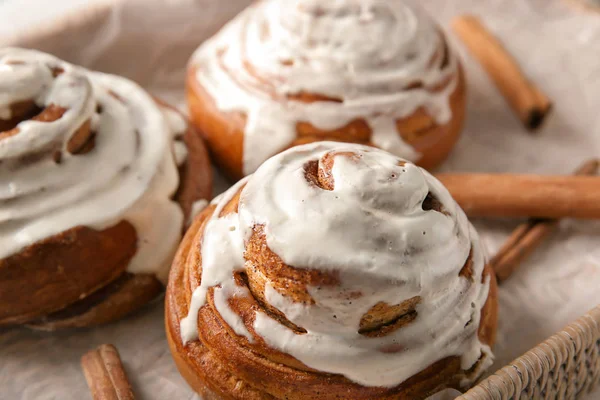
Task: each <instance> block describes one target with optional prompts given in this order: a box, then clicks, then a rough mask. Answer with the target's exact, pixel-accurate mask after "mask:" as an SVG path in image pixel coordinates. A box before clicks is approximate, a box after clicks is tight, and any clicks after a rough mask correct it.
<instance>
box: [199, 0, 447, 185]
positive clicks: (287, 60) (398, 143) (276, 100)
mask: <svg viewBox="0 0 600 400" xmlns="http://www.w3.org/2000/svg"><path fill="white" fill-rule="evenodd" d="M384 38H385V39H384ZM445 46H446V44H445V39H444V37H443V35H442V33H441V32H440V31H439V30H438V28H437V26H436V25H435V23H434V22H432V21H431V20H430V19H429V17H427V16H425V15H423V12H422V11H421V10H420V9H412V8H410V7H408V6H407V5H406V4H404V3H403V1H400V0H338V1H331V2H323V1H321V0H295V1H292V2H285V1H280V0H263V1H261V2H259V3H258V4H254V5H252V6H250V7H249V8H248V9H246V10H245V11H244V12H242V13H241V14H240V15H238V16H237V17H236V18H235V19H234V20H232V21H231V22H230V23H229V24H228V25H226V26H225V27H224V28H223V29H222V30H221V32H219V33H218V34H217V35H216V36H215V37H213V38H212V39H210V40H208V41H207V42H205V43H204V44H203V45H201V46H200V47H199V48H198V50H197V51H196V52H195V54H194V56H193V57H192V60H191V65H192V67H194V68H197V73H196V76H197V79H198V82H199V83H200V84H201V85H202V86H203V87H204V88H205V89H206V90H207V91H208V93H209V94H210V95H211V97H212V98H213V99H214V101H215V102H216V105H217V107H218V108H219V109H220V110H222V111H241V112H244V113H245V114H246V115H247V124H246V127H245V136H244V160H243V168H244V173H245V174H249V173H252V172H253V171H255V170H256V168H257V167H258V166H259V165H260V164H261V163H262V162H263V161H265V160H266V159H267V158H268V157H270V156H272V155H274V154H276V153H278V152H280V151H282V150H283V149H285V148H287V147H289V145H290V144H291V143H292V141H293V140H294V139H295V138H296V124H297V123H298V122H310V123H311V124H312V125H313V126H316V127H318V128H320V129H328V130H331V129H336V128H340V127H343V126H345V125H346V124H348V123H349V122H351V121H353V120H355V119H361V118H364V119H365V120H366V121H367V123H368V124H369V126H370V127H371V129H372V131H373V135H372V138H371V140H372V142H373V143H374V144H375V145H377V146H378V147H381V148H383V149H385V150H388V151H390V152H392V153H394V154H396V155H399V156H401V157H404V158H406V159H410V160H413V161H416V160H418V158H419V154H418V153H417V152H416V151H415V150H414V149H413V148H412V147H411V146H410V145H409V144H407V143H405V142H404V141H403V140H402V138H401V137H400V135H399V134H398V132H397V130H396V125H395V121H396V120H398V119H401V118H404V117H407V116H409V115H411V114H412V113H414V112H415V111H416V110H417V109H418V108H419V107H424V108H425V109H426V110H427V111H428V112H429V113H430V114H431V115H432V116H434V117H435V119H436V121H437V122H438V123H440V124H444V123H446V122H448V121H449V120H450V119H451V117H452V112H451V109H450V104H449V98H450V95H451V94H452V93H453V92H454V90H455V88H456V81H457V76H458V73H457V70H458V61H457V58H456V56H455V54H454V53H453V51H451V50H450V49H449V50H448V53H449V54H448V60H447V61H448V62H447V65H443V61H444V60H443V50H444V48H445ZM249 68H252V70H253V72H251V71H250V70H249ZM448 82H449V83H448ZM415 83H422V87H421V88H414V89H411V90H406V88H407V87H409V86H410V85H412V84H415ZM440 86H443V89H442V90H434V88H437V87H440ZM302 92H304V93H317V94H320V95H324V96H327V97H329V98H335V99H338V100H340V101H341V102H331V101H330V102H325V101H318V102H313V103H304V102H300V101H293V100H290V99H287V98H286V96H287V95H290V94H297V93H302Z"/></svg>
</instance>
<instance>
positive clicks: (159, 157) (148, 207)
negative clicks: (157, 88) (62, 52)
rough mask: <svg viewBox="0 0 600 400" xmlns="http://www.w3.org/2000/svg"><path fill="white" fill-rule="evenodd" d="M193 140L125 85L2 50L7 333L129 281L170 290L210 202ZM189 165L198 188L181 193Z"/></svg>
mask: <svg viewBox="0 0 600 400" xmlns="http://www.w3.org/2000/svg"><path fill="white" fill-rule="evenodd" d="M188 131H189V128H188V125H187V122H186V121H185V120H184V119H183V118H182V116H181V115H180V114H178V113H177V112H176V111H174V110H173V109H171V108H170V107H168V106H166V105H163V104H158V103H157V101H156V100H155V99H153V98H152V97H151V96H150V95H149V94H147V93H146V92H145V91H144V90H143V89H142V88H140V87H139V86H138V85H136V84H135V83H133V82H131V81H129V80H127V79H125V78H121V77H118V76H114V75H108V74H102V73H99V72H92V71H88V70H86V69H83V68H80V67H77V66H74V65H71V64H69V63H67V62H64V61H62V60H59V59H57V58H55V57H53V56H51V55H49V54H44V53H41V52H38V51H33V50H25V49H17V48H3V49H0V183H1V184H0V304H1V305H0V323H24V322H27V323H29V322H32V321H35V320H36V318H40V317H42V316H46V315H48V314H49V313H52V312H55V311H58V310H61V309H63V308H65V307H67V306H69V305H71V304H73V303H75V302H77V301H79V300H81V299H83V298H85V297H87V296H89V295H90V294H91V293H93V292H97V291H98V290H99V289H101V288H103V287H105V286H106V285H108V284H109V283H110V282H114V281H115V280H118V278H119V277H121V275H122V273H124V272H126V273H127V274H129V275H140V276H142V275H143V276H152V277H153V278H152V279H151V281H152V282H154V281H156V277H158V279H163V280H166V275H167V273H168V267H169V265H170V263H171V262H172V257H173V255H174V252H175V250H176V248H177V245H178V243H179V240H180V238H181V232H182V230H183V229H184V225H185V224H184V219H185V216H186V215H187V214H189V211H190V209H191V207H192V202H193V201H194V200H197V199H199V198H201V197H207V196H209V195H210V185H211V179H210V175H207V174H208V171H210V166H209V162H208V158H207V156H206V153H205V150H204V148H203V146H202V143H201V142H199V139H195V138H193V135H192V134H191V133H188ZM186 136H187V138H186ZM190 137H192V139H190ZM189 140H192V142H191V143H187V144H186V142H189ZM189 166H194V167H195V168H198V170H199V171H198V177H191V178H187V179H188V181H189V182H185V179H182V180H181V182H180V174H181V175H182V176H183V175H187V174H186V169H187V168H188V167H189ZM176 192H177V193H178V194H177V200H176V199H175V195H176ZM184 193H185V194H184ZM179 200H181V201H179ZM77 249H79V250H77ZM86 263H89V265H85V264H86ZM99 263H102V266H99V265H98V264H99ZM80 275H82V276H80ZM150 286H152V291H155V289H156V287H160V284H158V283H156V284H152V285H150ZM113 294H114V293H113ZM29 296H31V297H35V296H37V297H39V299H37V300H31V299H28V297H29ZM109 297H110V296H109ZM19 299H20V300H19ZM115 312H116V311H115ZM116 313H117V314H120V313H118V312H116Z"/></svg>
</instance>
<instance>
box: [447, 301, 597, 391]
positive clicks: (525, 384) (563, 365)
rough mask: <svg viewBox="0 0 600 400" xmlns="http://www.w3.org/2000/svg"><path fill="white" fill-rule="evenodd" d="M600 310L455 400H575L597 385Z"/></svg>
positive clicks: (594, 310) (581, 319) (568, 327)
mask: <svg viewBox="0 0 600 400" xmlns="http://www.w3.org/2000/svg"><path fill="white" fill-rule="evenodd" d="M599 353H600V306H598V307H596V308H594V309H593V310H592V311H590V312H589V313H587V314H586V315H584V316H583V317H581V318H580V319H578V320H577V321H575V322H573V323H572V324H570V325H569V326H567V327H566V328H565V329H564V330H562V331H561V332H559V333H557V334H555V335H554V336H552V337H550V338H549V339H548V340H546V341H545V342H543V343H541V344H539V345H538V346H536V347H535V348H533V349H532V350H530V351H528V352H527V353H525V354H524V355H522V356H521V357H519V358H517V359H516V360H514V361H513V362H512V363H510V364H509V365H507V366H506V367H504V368H502V369H501V370H499V371H498V372H496V373H495V374H493V375H491V376H489V377H488V378H486V379H484V380H483V381H481V382H480V383H479V384H478V385H477V386H475V387H474V388H472V389H471V390H469V391H468V392H467V393H465V394H464V395H462V396H460V397H458V398H457V400H500V399H502V400H504V399H577V398H580V397H582V396H583V395H585V394H587V393H589V392H590V391H591V390H592V389H593V388H594V387H595V386H596V385H597V384H598V382H599V381H600V355H599Z"/></svg>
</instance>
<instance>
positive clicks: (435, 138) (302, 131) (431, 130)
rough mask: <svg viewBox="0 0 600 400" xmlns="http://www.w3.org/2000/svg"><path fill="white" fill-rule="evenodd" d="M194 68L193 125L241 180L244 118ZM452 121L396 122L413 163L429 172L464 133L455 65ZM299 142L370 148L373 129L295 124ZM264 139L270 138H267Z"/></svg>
mask: <svg viewBox="0 0 600 400" xmlns="http://www.w3.org/2000/svg"><path fill="white" fill-rule="evenodd" d="M196 68H197V67H195V66H193V65H192V66H191V67H190V69H189V71H188V75H187V83H186V97H187V103H188V108H189V111H190V119H191V122H192V124H193V125H194V126H195V127H196V128H197V129H198V131H199V132H200V133H201V134H202V135H203V137H204V139H205V140H206V143H207V145H208V148H209V150H210V152H211V154H212V156H213V160H214V161H215V163H217V165H219V167H221V168H222V169H223V170H224V171H225V173H226V174H227V175H228V176H229V177H231V178H234V179H239V178H241V177H242V176H243V167H242V162H243V146H244V144H243V142H244V128H245V125H246V116H245V115H244V114H243V113H241V112H222V111H220V110H219V109H218V108H217V106H216V104H215V102H214V100H213V99H212V97H211V96H210V95H209V94H208V92H207V91H206V90H205V89H204V88H203V87H202V85H201V84H200V83H199V82H198V79H197V78H196V71H197V69H196ZM321 99H323V96H320V95H318V94H307V93H303V94H302V99H301V101H304V102H311V101H317V100H321ZM450 107H451V111H452V118H451V120H450V121H449V122H448V123H446V124H444V125H438V124H437V123H436V122H435V120H434V118H433V117H432V116H431V115H429V114H428V113H427V111H426V110H425V109H423V108H419V109H417V110H416V111H415V112H414V113H413V114H412V115H410V116H409V117H406V118H403V119H401V120H398V121H396V127H397V130H398V132H401V133H399V134H400V135H401V136H402V138H403V140H405V141H406V142H408V143H409V144H411V145H412V146H413V147H414V148H415V150H416V151H417V152H419V153H420V154H421V155H422V156H421V159H420V160H419V161H418V162H417V164H418V165H419V166H421V167H423V168H425V169H433V168H435V167H436V166H438V165H439V164H440V163H441V162H443V161H444V160H445V159H446V157H447V156H448V154H449V153H450V151H451V150H452V148H453V147H454V145H455V144H456V142H457V141H458V138H459V136H460V134H461V132H462V128H463V124H464V119H465V110H466V82H465V77H464V73H463V69H462V67H459V76H458V84H457V86H456V89H455V90H454V92H453V93H452V95H451V96H450ZM296 131H297V138H296V140H295V141H294V142H293V143H292V144H291V145H290V147H293V146H297V145H301V144H307V143H312V142H316V141H324V140H330V141H338V142H352V143H359V144H366V145H373V143H372V142H371V134H372V132H371V129H370V127H369V126H368V124H367V122H366V121H365V120H364V119H357V120H354V121H351V122H350V123H348V124H347V125H346V126H344V127H341V128H338V129H334V130H328V131H326V130H321V129H318V128H316V127H315V126H313V125H311V124H310V123H307V122H300V123H298V124H297V125H296ZM265 140H268V138H265Z"/></svg>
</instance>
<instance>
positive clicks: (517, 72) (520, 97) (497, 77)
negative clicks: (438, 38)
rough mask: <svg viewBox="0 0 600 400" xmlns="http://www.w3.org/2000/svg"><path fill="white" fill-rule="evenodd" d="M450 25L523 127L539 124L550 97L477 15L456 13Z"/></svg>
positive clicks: (546, 112) (544, 116) (549, 107)
mask: <svg viewBox="0 0 600 400" xmlns="http://www.w3.org/2000/svg"><path fill="white" fill-rule="evenodd" d="M452 27H453V29H454V32H455V33H456V34H457V35H458V36H459V37H460V39H461V40H462V41H463V43H464V44H465V45H466V46H467V47H468V49H469V50H470V52H471V53H472V55H473V56H474V57H475V58H476V59H477V60H478V61H479V62H480V63H481V65H482V66H483V68H484V69H485V70H486V72H487V73H488V74H489V76H490V78H492V80H493V81H494V83H495V84H496V86H497V87H498V90H500V92H501V93H502V95H503V96H504V97H505V98H506V101H507V102H508V103H509V104H510V106H511V107H512V109H513V110H514V111H515V113H516V114H517V115H518V116H519V118H520V119H521V121H522V122H523V124H524V125H525V127H526V128H527V129H529V130H535V129H537V128H538V127H540V126H541V125H542V123H543V121H544V119H545V118H546V116H547V115H548V113H549V111H550V109H551V108H552V102H551V101H550V99H549V98H548V97H547V96H546V95H545V94H544V93H543V92H542V91H541V90H540V89H539V88H538V87H537V86H536V85H535V84H534V83H533V82H531V81H530V80H529V79H528V78H527V77H526V76H525V74H524V73H523V71H522V70H521V68H520V67H519V64H518V63H517V62H516V61H515V59H514V58H513V57H512V56H511V55H510V54H509V53H508V51H507V50H506V49H505V48H504V46H503V45H502V43H500V41H499V40H498V39H497V38H496V37H494V35H493V34H492V33H491V32H490V31H489V30H488V29H487V28H486V27H485V25H484V24H483V22H481V21H480V20H479V19H478V18H477V17H475V16H472V15H463V16H460V17H457V18H456V19H455V20H454V21H453V23H452Z"/></svg>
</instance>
